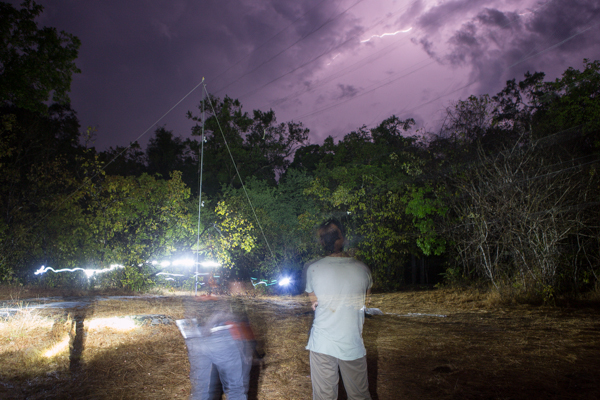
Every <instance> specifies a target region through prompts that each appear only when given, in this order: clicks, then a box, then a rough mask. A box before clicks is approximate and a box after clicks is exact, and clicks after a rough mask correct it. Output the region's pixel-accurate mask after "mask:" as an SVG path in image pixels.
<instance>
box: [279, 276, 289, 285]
mask: <svg viewBox="0 0 600 400" xmlns="http://www.w3.org/2000/svg"><path fill="white" fill-rule="evenodd" d="M290 283H292V280H291V279H290V278H283V279H282V280H280V281H279V286H288V285H289V284H290Z"/></svg>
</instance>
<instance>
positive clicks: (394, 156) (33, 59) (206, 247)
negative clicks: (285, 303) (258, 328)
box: [0, 1, 600, 301]
mask: <svg viewBox="0 0 600 400" xmlns="http://www.w3.org/2000/svg"><path fill="white" fill-rule="evenodd" d="M0 8H1V11H2V15H3V16H6V18H5V21H4V22H3V23H2V24H1V26H0V31H1V34H2V36H3V42H2V43H3V44H2V46H3V47H2V49H1V50H0V63H1V69H0V101H1V104H0V106H1V108H0V116H1V125H0V135H1V137H2V141H1V142H0V179H1V180H2V183H1V185H0V207H1V211H2V218H1V219H0V281H1V282H20V283H32V282H37V283H40V284H44V285H82V284H85V285H91V284H93V285H103V286H107V287H111V286H114V287H125V288H128V289H131V290H144V289H146V288H148V287H150V286H153V285H157V284H159V285H169V284H170V283H169V282H172V281H167V280H166V278H165V276H164V275H159V273H160V272H163V271H168V272H169V271H170V272H184V271H183V269H182V268H180V269H179V270H176V269H173V268H171V269H165V268H163V267H161V266H160V264H158V265H157V264H156V263H152V261H155V260H159V261H160V260H161V259H173V258H174V257H181V256H185V255H190V254H197V255H199V256H200V257H202V258H211V259H218V260H219V262H221V263H222V269H221V272H220V273H221V275H222V276H224V277H227V279H241V280H250V278H252V277H254V278H259V279H260V278H264V279H271V280H272V279H275V278H277V277H278V276H281V275H282V274H286V275H293V276H296V278H297V279H299V278H300V274H301V271H302V267H303V265H304V263H306V262H307V261H309V260H311V259H314V258H317V257H319V256H320V253H319V251H320V249H319V246H318V243H316V240H315V237H314V229H315V227H316V226H317V225H318V224H319V223H320V222H322V221H323V220H324V219H326V218H328V217H335V218H338V219H339V220H341V221H342V222H343V223H344V224H345V226H346V227H347V233H348V235H347V236H348V248H349V249H350V251H351V252H352V253H353V254H354V255H355V256H356V257H358V258H360V259H362V260H363V261H364V262H365V263H367V264H368V265H369V266H370V268H371V269H372V271H373V277H374V280H375V285H376V287H378V288H379V289H382V290H393V289H397V288H399V287H400V286H401V285H404V284H407V283H409V284H410V283H436V282H445V283H451V284H460V285H483V286H489V287H493V288H495V290H498V291H499V292H501V293H502V294H504V295H506V296H512V297H514V296H516V297H526V298H534V299H542V300H544V301H552V300H553V299H554V298H555V297H556V296H558V295H561V294H565V293H569V294H572V293H578V292H581V291H588V290H593V289H595V288H597V285H598V274H599V273H600V244H599V243H600V215H599V210H600V207H599V205H600V201H599V199H600V196H599V194H600V193H599V192H600V181H599V179H598V160H599V158H600V122H599V121H600V62H599V61H591V60H584V63H583V68H582V70H577V69H574V68H569V69H567V70H566V71H565V72H564V73H563V75H562V76H561V77H560V78H558V79H556V80H554V81H546V80H545V76H544V74H543V73H540V72H536V73H533V74H530V73H527V74H526V75H525V77H524V79H523V80H522V81H519V82H517V81H516V80H511V81H508V82H507V84H506V87H505V88H504V89H503V90H502V91H501V92H499V93H498V94H496V95H493V96H491V95H482V96H471V97H469V98H468V99H466V100H460V101H457V102H455V103H454V104H451V105H450V106H449V107H448V108H447V109H446V112H445V115H444V121H443V124H442V126H441V128H440V129H439V131H436V132H429V131H426V130H423V129H417V127H416V124H415V121H414V120H413V119H411V118H405V119H402V118H400V117H398V116H391V117H389V118H387V119H385V120H384V121H382V122H381V123H380V124H379V125H378V126H376V127H375V128H367V127H366V126H362V127H360V128H358V129H356V130H355V131H352V132H349V133H347V134H346V135H345V136H344V137H343V138H342V139H341V140H338V141H335V140H334V138H332V137H328V138H326V139H325V140H324V142H323V143H322V144H311V143H310V141H309V131H308V129H306V128H305V127H304V126H303V125H302V123H300V122H294V121H290V122H285V123H280V122H278V121H277V120H276V118H275V113H274V112H273V111H272V110H269V111H266V112H265V111H260V110H254V111H253V112H251V113H248V112H246V111H244V110H243V107H242V105H241V104H240V103H239V101H237V100H235V99H231V98H229V97H225V98H223V99H219V98H216V97H212V96H211V97H209V98H208V99H206V100H205V101H203V102H202V103H201V104H199V106H198V109H197V110H194V111H191V112H188V114H187V117H188V118H190V119H192V120H194V121H195V122H196V126H195V127H194V128H193V129H192V136H191V138H190V139H182V138H181V137H179V136H177V135H175V134H174V133H173V132H172V131H169V130H167V129H166V127H159V128H158V129H156V131H155V132H154V134H153V137H152V138H151V139H150V140H149V142H148V145H147V146H146V148H145V149H142V148H141V146H140V145H139V144H138V143H135V142H134V143H132V144H131V145H130V146H127V147H115V148H112V147H111V148H109V149H108V150H102V151H99V150H96V149H95V148H94V147H93V146H90V139H92V138H93V130H91V129H88V130H87V131H85V132H81V127H80V125H79V121H78V120H77V116H76V112H75V111H74V110H72V109H71V107H70V105H69V102H68V96H67V93H68V90H69V87H70V82H71V77H72V74H74V73H78V72H79V70H78V69H77V67H76V66H75V60H76V57H77V48H78V47H79V41H78V39H77V38H76V37H74V36H72V35H69V34H67V33H64V32H57V31H56V30H55V29H53V28H39V27H38V26H37V24H36V23H35V21H34V19H35V17H36V16H38V15H39V14H40V13H41V12H42V8H41V6H39V5H37V4H35V3H34V2H33V1H25V2H24V3H23V5H22V6H21V9H20V10H17V9H15V8H14V7H12V6H11V5H8V4H6V3H1V2H0ZM49 64H51V65H52V68H45V66H46V65H49ZM201 155H202V160H201ZM201 161H202V168H200V162H201ZM200 172H202V179H200ZM199 215H200V218H199ZM199 219H200V225H198V220H199ZM113 264H119V265H122V266H123V268H119V269H116V270H114V271H112V272H110V273H107V274H101V275H100V274H99V275H94V276H92V277H91V278H89V279H88V278H87V277H86V276H85V275H84V274H50V273H48V274H46V275H44V276H43V277H39V276H35V275H34V274H33V272H34V271H35V270H36V269H37V268H38V267H39V266H41V265H45V266H49V267H53V268H56V269H58V268H75V267H83V268H97V269H102V268H108V267H109V266H110V265H113ZM182 274H183V275H185V277H184V278H182V279H187V284H189V283H190V282H191V281H190V278H189V276H190V275H189V271H187V272H185V273H182Z"/></svg>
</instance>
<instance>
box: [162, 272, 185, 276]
mask: <svg viewBox="0 0 600 400" xmlns="http://www.w3.org/2000/svg"><path fill="white" fill-rule="evenodd" d="M156 275H166V276H183V274H170V273H168V272H159V273H158V274H156Z"/></svg>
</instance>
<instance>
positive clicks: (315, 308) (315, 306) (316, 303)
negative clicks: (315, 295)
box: [312, 301, 319, 311]
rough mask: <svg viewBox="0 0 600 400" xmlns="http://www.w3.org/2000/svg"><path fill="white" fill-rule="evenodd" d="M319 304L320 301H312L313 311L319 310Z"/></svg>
mask: <svg viewBox="0 0 600 400" xmlns="http://www.w3.org/2000/svg"><path fill="white" fill-rule="evenodd" d="M318 305H319V302H318V301H313V302H312V309H313V311H316V310H317V306H318Z"/></svg>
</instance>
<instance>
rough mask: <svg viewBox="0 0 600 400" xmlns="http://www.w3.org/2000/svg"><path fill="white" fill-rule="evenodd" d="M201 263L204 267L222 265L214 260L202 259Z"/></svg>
mask: <svg viewBox="0 0 600 400" xmlns="http://www.w3.org/2000/svg"><path fill="white" fill-rule="evenodd" d="M200 265H202V266H203V267H220V266H221V264H220V263H218V262H216V261H213V260H206V261H202V262H201V263H200Z"/></svg>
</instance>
